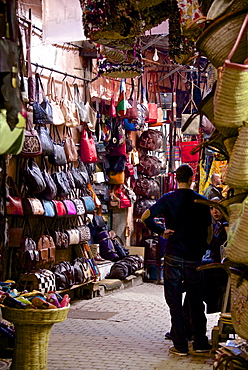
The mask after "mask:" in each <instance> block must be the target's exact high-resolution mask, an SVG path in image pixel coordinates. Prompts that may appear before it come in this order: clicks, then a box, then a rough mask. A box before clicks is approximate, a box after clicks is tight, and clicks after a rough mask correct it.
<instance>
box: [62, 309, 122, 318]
mask: <svg viewBox="0 0 248 370" xmlns="http://www.w3.org/2000/svg"><path fill="white" fill-rule="evenodd" d="M117 313H118V312H103V311H82V310H81V309H80V310H73V309H70V310H69V313H68V316H67V317H68V318H69V319H85V320H108V319H110V318H111V317H112V316H114V315H116V314H117Z"/></svg>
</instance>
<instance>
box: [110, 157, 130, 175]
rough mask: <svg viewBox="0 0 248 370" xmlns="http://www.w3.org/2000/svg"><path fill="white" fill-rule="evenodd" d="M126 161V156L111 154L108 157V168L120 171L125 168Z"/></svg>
mask: <svg viewBox="0 0 248 370" xmlns="http://www.w3.org/2000/svg"><path fill="white" fill-rule="evenodd" d="M126 163H127V157H126V156H124V155H122V156H111V157H109V166H110V167H109V170H110V171H115V172H121V171H124V170H125V167H126Z"/></svg>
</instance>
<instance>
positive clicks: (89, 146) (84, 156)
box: [80, 127, 97, 163]
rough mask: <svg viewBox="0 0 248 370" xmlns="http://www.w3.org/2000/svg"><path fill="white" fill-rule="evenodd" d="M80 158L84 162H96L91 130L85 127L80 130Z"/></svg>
mask: <svg viewBox="0 0 248 370" xmlns="http://www.w3.org/2000/svg"><path fill="white" fill-rule="evenodd" d="M80 158H81V160H82V162H84V163H95V162H97V151H96V144H95V141H94V138H93V135H92V132H91V131H89V130H87V129H86V128H85V127H84V128H83V130H82V136H81V142H80Z"/></svg>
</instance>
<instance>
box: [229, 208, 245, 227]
mask: <svg viewBox="0 0 248 370" xmlns="http://www.w3.org/2000/svg"><path fill="white" fill-rule="evenodd" d="M241 209H242V203H233V204H230V205H229V206H228V213H229V222H228V224H229V227H231V226H232V224H233V223H234V222H235V221H236V220H237V218H238V217H239V215H240V212H241Z"/></svg>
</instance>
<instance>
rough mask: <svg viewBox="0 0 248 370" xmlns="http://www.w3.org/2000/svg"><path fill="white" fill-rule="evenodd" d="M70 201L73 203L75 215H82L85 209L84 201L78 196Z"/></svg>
mask: <svg viewBox="0 0 248 370" xmlns="http://www.w3.org/2000/svg"><path fill="white" fill-rule="evenodd" d="M72 201H73V203H74V204H75V207H76V213H77V215H78V216H80V215H84V214H85V211H86V210H85V204H84V201H83V200H82V199H80V198H75V199H72Z"/></svg>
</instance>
